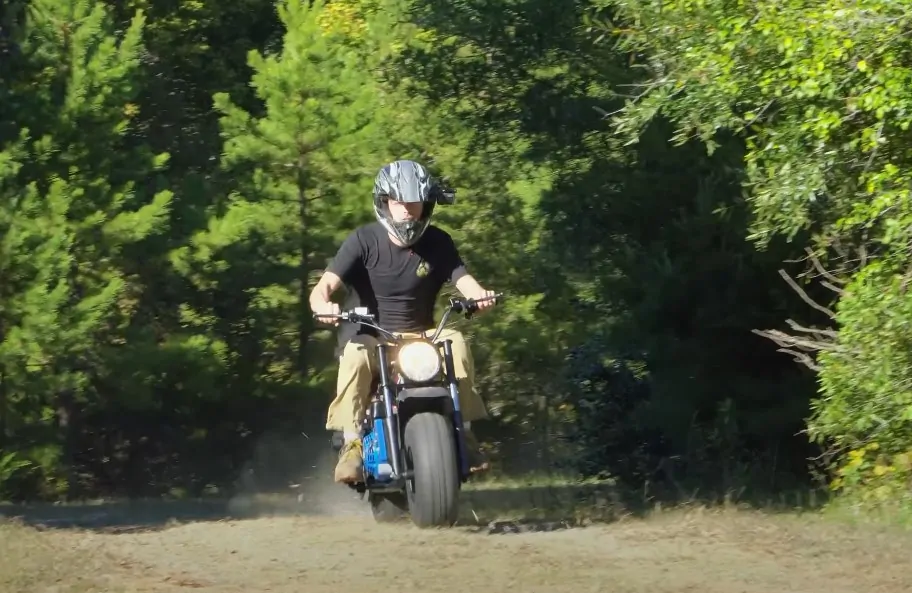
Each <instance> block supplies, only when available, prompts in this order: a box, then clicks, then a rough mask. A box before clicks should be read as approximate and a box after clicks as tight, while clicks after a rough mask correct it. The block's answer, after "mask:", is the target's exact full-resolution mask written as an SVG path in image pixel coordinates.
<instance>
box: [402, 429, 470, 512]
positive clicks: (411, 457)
mask: <svg viewBox="0 0 912 593" xmlns="http://www.w3.org/2000/svg"><path fill="white" fill-rule="evenodd" d="M403 441H404V443H403V444H404V445H405V457H406V460H407V461H408V463H407V465H408V467H409V469H411V470H412V476H413V477H412V479H411V480H409V483H408V484H407V485H406V493H407V496H408V503H409V505H408V506H409V512H410V514H411V516H412V522H413V523H414V524H415V525H417V526H418V527H442V526H447V527H449V526H451V525H453V524H454V523H456V519H457V517H458V514H459V471H458V467H457V463H456V440H455V436H454V433H453V425H452V424H451V423H450V422H449V420H448V419H447V418H446V417H444V416H442V415H440V414H436V413H433V412H422V413H420V414H416V415H415V416H413V417H412V418H411V419H410V420H409V421H408V424H406V426H405V435H404V439H403Z"/></svg>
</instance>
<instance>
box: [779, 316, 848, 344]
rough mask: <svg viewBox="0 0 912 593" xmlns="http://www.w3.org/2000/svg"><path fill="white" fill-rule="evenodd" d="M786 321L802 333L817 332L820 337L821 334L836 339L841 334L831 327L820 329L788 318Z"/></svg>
mask: <svg viewBox="0 0 912 593" xmlns="http://www.w3.org/2000/svg"><path fill="white" fill-rule="evenodd" d="M785 322H786V323H787V324H788V326H789V327H790V328H792V329H793V330H795V331H797V332H802V333H806V334H816V337H818V338H819V337H820V336H826V337H827V338H832V339H834V340H835V339H836V338H837V337H838V336H839V334H838V333H837V332H836V331H834V330H831V329H818V328H816V327H804V326H801V325H798V324H797V323H796V322H795V321H794V320H792V319H786V320H785Z"/></svg>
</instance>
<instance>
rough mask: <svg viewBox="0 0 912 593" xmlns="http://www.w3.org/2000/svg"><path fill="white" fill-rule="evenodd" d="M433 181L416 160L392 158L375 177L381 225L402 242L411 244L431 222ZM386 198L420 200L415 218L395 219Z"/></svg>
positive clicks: (377, 209)
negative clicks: (418, 210)
mask: <svg viewBox="0 0 912 593" xmlns="http://www.w3.org/2000/svg"><path fill="white" fill-rule="evenodd" d="M434 186H435V184H434V182H433V180H432V179H431V176H430V174H429V173H428V171H427V169H425V168H424V167H423V166H422V165H420V164H418V163H416V162H415V161H406V160H402V161H394V162H392V163H389V164H388V165H385V166H384V167H383V168H382V169H380V171H379V172H378V173H377V177H376V178H375V179H374V192H373V193H374V214H375V215H376V216H377V220H378V221H379V222H380V224H382V225H383V227H384V228H385V229H386V230H387V231H388V232H389V233H390V234H391V235H393V236H394V237H396V238H397V239H398V240H399V241H401V242H402V243H403V244H405V245H414V244H415V243H416V242H417V241H418V239H420V238H421V236H422V235H423V234H424V231H426V230H427V228H428V225H430V224H431V214H432V213H433V212H434V205H435V202H436V201H435V199H434V195H433V194H434V192H433V189H434ZM389 200H396V201H397V202H405V203H415V202H423V203H424V208H423V209H422V211H421V216H420V217H419V218H418V219H417V220H405V221H395V220H393V217H392V216H391V215H390V210H389V204H388V202H389Z"/></svg>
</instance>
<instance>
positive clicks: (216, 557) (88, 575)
mask: <svg viewBox="0 0 912 593" xmlns="http://www.w3.org/2000/svg"><path fill="white" fill-rule="evenodd" d="M151 508H152V507H148V508H134V510H133V511H131V512H134V513H135V523H138V524H140V525H139V526H137V527H135V528H134V529H127V528H126V527H125V526H126V522H125V521H127V520H128V519H129V516H128V511H127V510H126V509H123V508H121V509H118V508H114V509H113V510H112V509H111V508H110V507H97V508H94V509H93V508H81V509H78V512H76V511H74V510H73V509H66V508H63V507H56V508H46V509H43V510H30V511H25V512H24V514H25V515H26V517H28V518H29V520H30V521H32V522H38V523H43V524H44V525H45V527H40V526H39V528H38V529H36V528H35V527H31V526H25V525H23V524H22V523H21V522H6V523H0V591H2V592H3V593H20V592H21V593H42V592H48V593H50V592H55V593H76V592H78V593H88V592H89V591H92V592H101V591H104V592H155V593H163V592H184V591H191V590H192V591H201V592H207V593H208V592H211V593H216V592H218V593H227V592H241V591H243V592H253V591H257V592H259V591H271V592H276V593H291V592H296V593H297V592H300V593H324V592H326V593H328V592H333V593H335V592H337V591H345V590H356V588H364V587H367V588H369V589H384V588H390V589H392V590H396V591H399V592H401V593H410V592H419V591H421V592H424V593H432V592H449V591H453V592H457V591H458V592H460V593H462V592H466V591H470V592H475V593H489V592H490V593H503V592H505V591H529V592H541V593H546V592H555V593H557V592H567V593H570V592H573V593H585V592H593V593H594V592H599V593H601V592H606V593H628V592H630V593H632V592H644V593H645V592H649V593H672V592H674V593H682V592H685V591H687V592H690V591H692V592H695V593H696V592H699V593H723V592H724V593H735V592H737V593H755V592H756V593H761V592H762V593H780V592H781V593H786V592H816V591H820V592H826V593H843V592H845V593H860V592H864V593H878V592H891V593H892V592H896V593H899V592H908V591H912V573H910V571H909V570H908V567H909V562H908V550H909V545H910V543H912V536H908V535H903V534H896V533H888V532H885V531H882V530H881V531H875V530H871V529H869V528H850V527H846V526H842V525H835V524H833V523H828V522H825V521H823V520H821V519H818V518H815V517H810V516H803V517H797V516H781V515H778V516H776V515H765V514H761V513H757V512H751V511H734V510H729V511H700V510H691V511H674V512H667V513H662V514H659V515H656V516H653V517H651V518H649V519H645V520H643V519H627V520H622V521H618V522H615V523H612V524H607V525H600V526H588V527H584V528H580V527H577V528H570V529H563V530H552V531H550V532H544V533H542V532H539V533H534V532H530V533H520V534H507V535H504V534H493V533H491V532H490V530H489V529H479V528H478V527H477V526H476V527H469V526H466V527H460V528H456V529H452V530H447V531H421V530H418V529H415V528H412V527H410V526H408V525H397V526H378V525H376V524H374V523H373V522H372V520H371V519H370V518H369V517H365V516H363V514H361V513H359V514H357V515H356V514H352V513H347V512H340V513H339V515H340V516H337V517H327V516H308V515H303V514H287V513H286V514H285V515H284V516H282V515H279V516H277V515H275V514H274V515H273V516H265V517H259V518H252V519H242V520H225V519H218V516H219V513H218V512H216V510H215V509H213V510H212V512H211V513H210V515H209V516H207V513H205V512H200V511H201V510H200V509H194V510H192V512H191V511H187V516H186V517H185V519H184V521H186V522H180V523H177V522H173V521H172V524H171V525H170V526H168V525H155V521H153V520H152V518H153V516H157V517H158V518H164V517H165V516H166V515H174V514H175V513H174V512H170V513H162V512H160V511H159V512H157V513H153V512H152V511H151V510H150V509H151ZM348 508H350V509H351V510H352V511H354V509H355V508H356V507H348ZM248 510H249V509H248ZM361 510H363V509H361ZM172 511H173V509H172ZM4 512H5V513H6V514H8V515H9V514H14V513H13V509H10V508H7V509H5V511H4ZM19 512H20V513H23V511H21V510H19ZM324 512H325V508H324ZM77 515H79V517H78V518H79V520H80V521H84V522H85V525H87V527H82V528H73V527H71V526H70V524H71V523H72V520H73V518H74V517H76V516H77ZM191 515H192V516H195V517H197V519H196V520H187V519H188V518H189V516H191ZM359 515H360V516H359ZM64 519H65V520H64ZM112 525H117V526H119V527H118V528H112ZM552 527H553V525H552Z"/></svg>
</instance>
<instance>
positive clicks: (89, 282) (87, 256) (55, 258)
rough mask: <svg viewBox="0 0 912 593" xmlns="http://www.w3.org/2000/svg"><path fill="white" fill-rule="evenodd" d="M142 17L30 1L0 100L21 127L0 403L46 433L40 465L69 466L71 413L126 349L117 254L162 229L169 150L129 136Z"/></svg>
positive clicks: (4, 213)
mask: <svg viewBox="0 0 912 593" xmlns="http://www.w3.org/2000/svg"><path fill="white" fill-rule="evenodd" d="M142 27H143V17H142V14H141V13H140V14H137V15H136V16H135V18H134V19H133V20H132V22H131V23H130V25H129V27H128V28H127V30H126V31H125V32H124V33H123V34H122V35H118V34H117V33H116V31H117V28H118V27H117V26H116V25H115V24H114V23H113V22H111V20H110V19H109V18H108V16H107V9H106V7H105V5H104V4H103V3H102V2H94V1H89V0H34V1H33V2H32V3H31V6H30V10H29V11H28V18H27V20H26V21H25V23H24V27H23V30H22V41H21V44H20V45H21V58H20V59H21V66H22V67H21V68H17V69H16V70H15V71H14V72H13V77H14V78H15V80H13V81H12V84H11V85H10V86H9V87H8V93H7V95H6V96H5V99H6V101H5V106H4V108H5V110H7V114H8V116H9V120H8V121H12V122H14V126H12V127H14V128H19V129H21V133H20V135H19V136H18V137H10V135H9V133H8V131H9V129H10V127H7V128H5V129H4V132H6V133H5V134H3V135H2V136H0V142H2V144H0V199H2V204H3V206H2V210H0V231H2V236H3V239H2V243H0V277H2V278H3V279H4V282H3V287H2V291H3V292H2V294H0V330H2V333H0V337H2V342H0V371H2V373H3V378H4V388H5V392H6V394H7V398H6V401H5V402H3V403H2V405H4V407H5V409H4V410H0V413H2V414H4V416H5V417H7V418H10V417H11V418H12V420H11V422H12V423H13V424H16V425H18V426H19V427H22V428H29V429H30V430H31V434H32V435H33V436H35V435H37V436H38V438H44V442H43V445H45V446H43V447H39V450H35V451H32V455H33V456H35V457H36V459H37V460H38V461H39V463H40V464H41V465H43V466H45V469H46V470H48V471H51V470H53V467H54V465H55V463H56V461H57V456H58V453H59V454H62V455H63V459H62V461H63V462H64V463H65V465H66V466H67V467H70V466H71V465H72V464H71V463H69V462H70V461H71V459H68V458H69V457H70V454H71V453H72V447H73V444H74V439H75V438H76V436H77V431H78V422H77V419H76V418H75V416H76V413H77V410H81V412H82V413H87V412H88V411H90V410H91V407H92V406H91V403H92V396H93V388H92V383H93V380H96V379H97V378H98V377H99V376H103V375H104V374H105V373H107V372H108V369H107V368H106V363H105V361H104V360H105V352H106V351H107V350H108V349H111V348H122V347H123V337H122V336H123V331H124V329H125V328H126V327H127V326H128V325H129V322H130V318H131V316H132V314H133V311H132V303H133V302H134V300H135V296H136V293H137V292H138V291H139V290H141V287H139V286H137V285H136V284H135V282H134V281H133V277H132V274H131V272H130V271H129V270H128V268H127V267H126V262H125V257H124V256H125V251H126V250H128V249H129V248H130V245H134V244H138V243H140V242H141V241H143V240H144V239H146V238H147V237H149V236H151V235H154V234H155V233H158V232H161V231H162V230H163V229H164V228H166V225H167V216H168V212H169V204H170V200H171V194H170V192H168V191H157V192H156V191H155V176H154V172H155V170H156V169H157V168H160V167H161V166H163V165H164V164H165V162H166V155H158V156H155V155H151V154H147V153H146V152H145V151H143V150H142V149H134V148H131V146H133V144H132V143H131V142H130V140H131V139H130V137H129V135H130V133H131V126H130V122H131V116H133V115H135V110H136V107H135V105H134V104H133V103H131V100H132V99H133V96H134V94H135V93H136V88H135V86H134V80H135V76H136V73H137V69H138V66H139V58H140V51H141V45H140V40H141V33H142ZM10 89H11V90H10ZM48 418H54V419H55V422H53V423H51V426H47V421H48ZM42 426H45V429H44V430H42V428H41V427H42ZM10 428H11V427H10V426H9V425H8V426H7V429H8V430H9V429H10ZM36 430H37V431H38V432H35V431H36ZM42 433H43V434H44V437H41V434H42ZM55 433H56V435H57V436H54V435H55ZM27 434H29V432H24V433H23V435H27ZM58 439H59V440H58ZM39 444H42V443H36V445H39ZM72 482H73V477H72V475H71V476H68V477H67V479H65V480H63V481H62V482H60V484H59V488H60V490H61V491H63V490H66V489H67V488H68V487H70V486H74V484H73V483H72Z"/></svg>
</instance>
